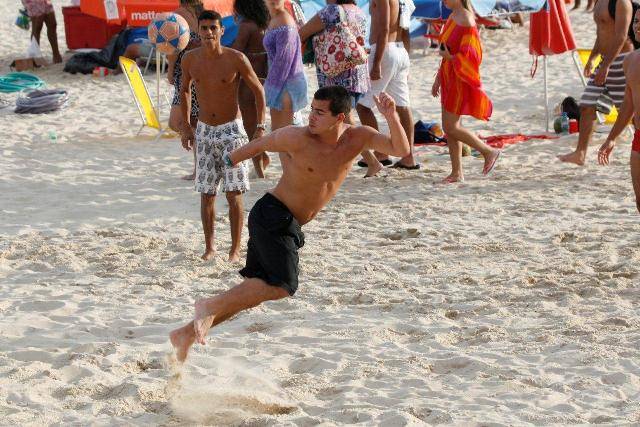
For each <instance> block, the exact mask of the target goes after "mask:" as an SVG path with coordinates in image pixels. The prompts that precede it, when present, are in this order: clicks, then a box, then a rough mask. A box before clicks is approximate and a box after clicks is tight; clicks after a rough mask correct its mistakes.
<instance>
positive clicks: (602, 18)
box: [593, 0, 613, 26]
mask: <svg viewBox="0 0 640 427" xmlns="http://www.w3.org/2000/svg"><path fill="white" fill-rule="evenodd" d="M608 3H609V0H598V1H597V2H596V4H595V6H594V7H593V20H594V21H595V22H596V24H598V26H600V25H612V24H613V18H611V15H609V8H608Z"/></svg>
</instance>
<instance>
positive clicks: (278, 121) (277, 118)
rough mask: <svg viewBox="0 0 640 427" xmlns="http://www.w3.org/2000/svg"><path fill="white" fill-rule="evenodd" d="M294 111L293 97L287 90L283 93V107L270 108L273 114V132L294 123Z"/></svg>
mask: <svg viewBox="0 0 640 427" xmlns="http://www.w3.org/2000/svg"><path fill="white" fill-rule="evenodd" d="M293 113H294V111H293V107H292V104H291V97H290V96H289V94H288V93H287V92H286V91H285V92H283V94H282V109H279V110H277V109H275V108H270V109H269V114H270V115H271V132H273V131H274V130H276V129H280V128H283V127H285V126H290V125H291V124H293Z"/></svg>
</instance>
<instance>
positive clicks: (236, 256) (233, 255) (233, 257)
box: [229, 250, 240, 263]
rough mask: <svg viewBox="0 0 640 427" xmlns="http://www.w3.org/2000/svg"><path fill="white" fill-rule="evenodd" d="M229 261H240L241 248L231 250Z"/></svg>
mask: <svg viewBox="0 0 640 427" xmlns="http://www.w3.org/2000/svg"><path fill="white" fill-rule="evenodd" d="M229 262H233V263H235V262H240V250H237V251H229Z"/></svg>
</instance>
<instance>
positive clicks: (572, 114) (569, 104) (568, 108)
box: [560, 96, 580, 121]
mask: <svg viewBox="0 0 640 427" xmlns="http://www.w3.org/2000/svg"><path fill="white" fill-rule="evenodd" d="M560 111H561V112H562V113H567V116H569V119H576V120H578V121H580V107H579V106H578V103H577V102H576V99H575V98H574V97H573V96H567V97H566V98H565V99H563V100H562V104H561V108H560Z"/></svg>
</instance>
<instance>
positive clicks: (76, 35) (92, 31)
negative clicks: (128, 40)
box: [62, 7, 126, 49]
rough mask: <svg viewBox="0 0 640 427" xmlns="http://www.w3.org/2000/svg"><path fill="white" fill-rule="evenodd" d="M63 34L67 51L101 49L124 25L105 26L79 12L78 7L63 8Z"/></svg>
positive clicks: (105, 24)
mask: <svg viewBox="0 0 640 427" xmlns="http://www.w3.org/2000/svg"><path fill="white" fill-rule="evenodd" d="M62 15H63V16H64V33H65V36H66V39H67V47H68V48H69V49H83V48H94V49H102V48H103V47H105V46H106V45H107V43H108V42H109V40H110V39H111V37H113V36H114V35H115V34H118V33H119V32H120V31H122V30H123V29H124V28H125V27H126V24H117V25H112V24H107V22H106V21H104V20H102V19H100V18H96V17H94V16H91V15H86V14H84V13H82V12H80V7H63V8H62Z"/></svg>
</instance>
